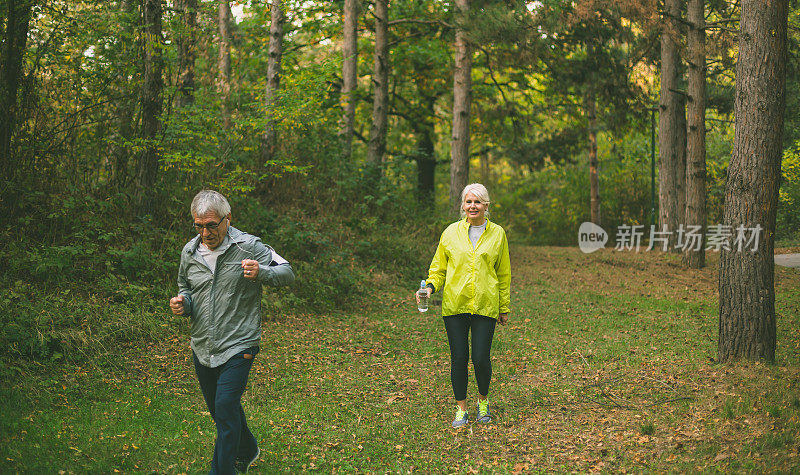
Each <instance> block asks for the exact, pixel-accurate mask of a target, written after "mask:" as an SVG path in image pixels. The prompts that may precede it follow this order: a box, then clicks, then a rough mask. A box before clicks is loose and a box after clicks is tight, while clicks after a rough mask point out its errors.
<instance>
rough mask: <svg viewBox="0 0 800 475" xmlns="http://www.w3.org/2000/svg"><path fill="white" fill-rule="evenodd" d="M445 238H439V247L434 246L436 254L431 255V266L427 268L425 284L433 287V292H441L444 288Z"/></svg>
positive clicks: (445, 264)
mask: <svg viewBox="0 0 800 475" xmlns="http://www.w3.org/2000/svg"><path fill="white" fill-rule="evenodd" d="M444 240H445V236H444V233H442V236H441V237H440V238H439V245H438V246H436V253H435V254H434V255H433V260H432V261H431V266H430V268H428V280H426V283H427V284H431V285H433V291H434V292H436V291H438V290H442V287H444V281H445V274H446V273H447V250H446V249H445V246H444Z"/></svg>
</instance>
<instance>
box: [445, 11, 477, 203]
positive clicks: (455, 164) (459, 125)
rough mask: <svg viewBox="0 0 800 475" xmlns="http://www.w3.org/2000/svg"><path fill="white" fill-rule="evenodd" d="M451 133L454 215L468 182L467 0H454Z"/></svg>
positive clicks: (469, 79)
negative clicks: (456, 22)
mask: <svg viewBox="0 0 800 475" xmlns="http://www.w3.org/2000/svg"><path fill="white" fill-rule="evenodd" d="M455 3H456V8H457V14H458V16H459V19H458V24H457V25H456V40H455V66H454V70H453V133H452V139H451V146H450V208H451V209H452V210H453V211H454V212H455V213H457V214H458V212H459V209H460V208H461V191H462V190H463V189H464V187H465V186H467V184H468V181H469V140H470V136H469V120H470V106H471V102H472V46H471V45H470V44H469V41H468V38H467V31H466V25H467V22H468V17H469V0H456V2H455Z"/></svg>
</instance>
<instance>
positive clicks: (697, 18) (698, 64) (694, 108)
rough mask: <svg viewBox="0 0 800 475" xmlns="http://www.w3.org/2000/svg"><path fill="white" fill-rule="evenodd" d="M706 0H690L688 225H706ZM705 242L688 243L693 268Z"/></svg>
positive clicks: (687, 255) (701, 258) (701, 261)
mask: <svg viewBox="0 0 800 475" xmlns="http://www.w3.org/2000/svg"><path fill="white" fill-rule="evenodd" d="M704 3H705V0H689V8H688V13H687V20H688V21H689V34H688V36H687V41H688V50H689V73H688V80H687V85H688V93H689V106H688V110H687V125H688V128H687V130H686V139H687V145H686V219H685V223H686V225H687V226H701V228H700V234H701V236H705V228H706V52H705V49H706V46H705V43H706V34H705V30H704V27H705V13H704ZM704 246H705V243H703V242H701V243H700V249H697V250H694V249H693V248H691V247H687V248H686V250H685V251H684V252H685V254H684V262H685V263H686V265H687V266H689V267H690V268H692V269H701V268H702V267H704V266H705V265H706V264H705V262H706V255H705V248H704Z"/></svg>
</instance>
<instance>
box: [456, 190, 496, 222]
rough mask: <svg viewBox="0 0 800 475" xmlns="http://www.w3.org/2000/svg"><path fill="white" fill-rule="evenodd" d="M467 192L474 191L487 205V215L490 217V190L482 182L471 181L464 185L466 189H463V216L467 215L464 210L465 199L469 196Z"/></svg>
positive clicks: (461, 209) (479, 199)
mask: <svg viewBox="0 0 800 475" xmlns="http://www.w3.org/2000/svg"><path fill="white" fill-rule="evenodd" d="M467 193H472V194H473V195H475V197H476V198H478V201H480V202H481V203H483V204H485V205H486V217H487V218H488V217H489V203H491V201H490V200H489V190H487V189H486V187H485V186H483V185H481V184H480V183H470V184H469V185H467V186H465V187H464V190H463V191H461V208H460V211H461V217H462V218H463V217H465V216H466V215H467V212H466V211H464V200H465V199H466V198H467Z"/></svg>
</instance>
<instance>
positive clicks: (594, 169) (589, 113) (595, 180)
mask: <svg viewBox="0 0 800 475" xmlns="http://www.w3.org/2000/svg"><path fill="white" fill-rule="evenodd" d="M584 110H585V113H586V119H587V121H588V132H589V203H590V207H589V208H590V212H591V220H592V222H593V223H594V224H596V225H598V226H599V225H600V178H599V174H598V161H597V100H596V98H595V96H594V91H592V90H591V88H590V89H589V90H588V91H587V92H586V95H585V96H584Z"/></svg>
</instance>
